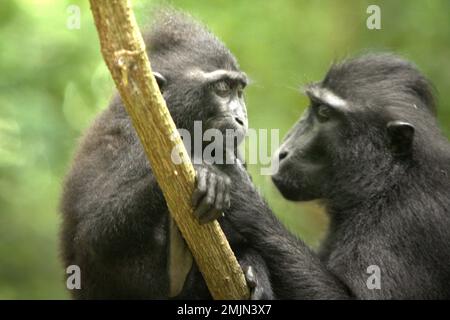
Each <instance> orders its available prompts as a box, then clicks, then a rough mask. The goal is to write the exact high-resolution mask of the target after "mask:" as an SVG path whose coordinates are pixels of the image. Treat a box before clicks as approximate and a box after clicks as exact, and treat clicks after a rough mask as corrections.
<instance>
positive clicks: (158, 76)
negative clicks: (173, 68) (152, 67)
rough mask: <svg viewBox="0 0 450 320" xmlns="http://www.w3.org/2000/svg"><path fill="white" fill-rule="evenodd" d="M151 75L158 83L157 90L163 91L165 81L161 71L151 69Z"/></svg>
mask: <svg viewBox="0 0 450 320" xmlns="http://www.w3.org/2000/svg"><path fill="white" fill-rule="evenodd" d="M153 76H154V77H155V79H156V82H157V83H158V87H159V91H161V93H163V92H164V89H165V86H166V82H167V80H166V78H164V76H163V75H162V74H161V73H159V72H155V71H153Z"/></svg>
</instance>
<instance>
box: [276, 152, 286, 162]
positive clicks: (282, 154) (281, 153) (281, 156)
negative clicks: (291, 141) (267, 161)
mask: <svg viewBox="0 0 450 320" xmlns="http://www.w3.org/2000/svg"><path fill="white" fill-rule="evenodd" d="M288 154H289V152H287V151H281V152H280V153H279V154H278V160H279V161H282V160H283V159H285V158H286V157H287V156H288Z"/></svg>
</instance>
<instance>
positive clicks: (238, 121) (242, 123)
mask: <svg viewBox="0 0 450 320" xmlns="http://www.w3.org/2000/svg"><path fill="white" fill-rule="evenodd" d="M234 121H236V122H237V123H239V125H241V126H243V127H245V124H244V120H242V119H241V118H239V117H235V118H234Z"/></svg>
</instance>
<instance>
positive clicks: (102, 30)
mask: <svg viewBox="0 0 450 320" xmlns="http://www.w3.org/2000/svg"><path fill="white" fill-rule="evenodd" d="M90 4H91V10H92V13H93V15H94V20H95V24H96V26H97V31H98V34H99V38H100V44H101V51H102V54H103V58H104V59H105V62H106V64H107V65H108V68H109V70H110V72H111V74H112V77H113V79H114V82H115V83H116V86H117V88H118V90H119V92H120V95H121V97H122V100H123V102H124V105H125V108H126V110H127V112H128V114H129V116H130V118H131V121H132V123H133V126H134V128H135V130H136V132H137V135H138V137H139V139H140V140H141V143H142V146H143V147H144V150H145V152H146V154H147V157H148V159H149V161H150V164H151V167H152V170H153V173H154V174H155V176H156V179H157V181H158V184H159V186H160V187H161V189H162V191H163V194H164V197H165V199H166V202H167V206H168V207H169V211H170V213H171V215H172V217H173V219H174V220H175V222H176V224H177V226H178V228H179V229H180V231H181V234H182V235H183V237H184V239H185V240H186V242H187V244H188V246H189V249H190V250H191V252H192V255H193V256H194V259H195V261H196V262H197V265H198V267H199V269H200V271H201V273H202V274H203V277H204V279H205V281H206V284H207V285H208V288H209V291H210V292H211V295H212V297H213V298H214V299H247V298H248V297H249V290H248V287H247V284H246V282H245V278H244V275H243V273H242V270H241V268H240V266H239V264H238V262H237V260H236V257H235V256H234V253H233V251H232V250H231V248H230V245H229V244H228V241H227V239H226V238H225V235H224V234H223V231H222V229H221V228H220V225H219V224H218V223H217V222H213V223H209V224H207V225H204V226H200V225H199V224H198V222H197V221H196V220H195V218H194V215H193V208H192V206H191V201H190V198H191V195H192V192H193V190H194V183H195V172H194V168H193V167H192V163H191V162H190V159H189V156H188V154H187V151H186V149H185V147H184V144H183V142H182V140H181V138H180V136H179V134H178V131H177V129H176V127H175V124H174V122H173V120H172V118H171V116H170V113H169V110H168V109H167V106H166V103H165V101H164V99H163V97H162V95H161V93H160V91H159V88H158V85H157V83H156V80H155V78H154V77H153V74H152V70H151V67H150V62H149V60H148V58H147V54H146V52H145V44H144V41H143V39H142V35H141V33H140V31H139V28H138V26H137V23H136V19H135V17H134V14H133V11H132V9H131V3H130V0H90ZM174 148H176V150H178V151H179V154H180V159H181V160H182V163H181V164H178V165H177V164H174V163H173V161H172V159H171V154H172V150H174Z"/></svg>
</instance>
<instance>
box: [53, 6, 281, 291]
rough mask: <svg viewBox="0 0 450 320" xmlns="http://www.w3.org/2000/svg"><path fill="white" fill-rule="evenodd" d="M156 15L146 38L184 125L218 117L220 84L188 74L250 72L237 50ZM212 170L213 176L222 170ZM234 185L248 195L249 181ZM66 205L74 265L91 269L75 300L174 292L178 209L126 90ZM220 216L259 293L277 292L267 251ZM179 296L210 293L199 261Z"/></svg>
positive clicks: (105, 120)
mask: <svg viewBox="0 0 450 320" xmlns="http://www.w3.org/2000/svg"><path fill="white" fill-rule="evenodd" d="M155 20H156V23H155V24H154V25H153V27H152V28H151V32H150V34H149V35H148V36H147V38H146V43H147V45H148V48H149V56H150V57H151V63H152V67H153V70H154V71H156V72H158V73H159V74H161V75H162V76H164V78H165V81H162V82H161V83H163V82H164V84H162V85H163V86H164V88H161V89H162V90H163V93H164V98H165V100H166V102H167V104H168V107H169V109H170V112H171V115H172V117H173V119H174V121H175V123H176V125H177V126H178V128H184V129H189V130H191V129H192V126H193V121H194V120H203V121H204V122H205V121H206V120H210V119H211V118H212V117H213V116H215V114H214V113H215V110H214V109H212V108H213V106H215V101H214V100H213V98H212V96H213V95H212V94H211V93H210V91H211V84H209V83H202V82H197V81H195V80H186V73H187V72H188V71H189V70H192V69H195V68H198V69H201V70H203V71H206V72H210V71H214V70H217V69H224V70H230V71H240V70H239V67H238V65H237V62H236V59H235V58H234V56H233V55H232V54H231V53H230V51H229V50H228V49H227V48H226V47H225V46H224V45H223V44H222V43H221V42H220V41H219V40H218V39H217V38H216V37H215V36H214V35H212V34H211V33H209V32H208V31H206V30H205V28H204V27H203V26H201V25H200V24H198V23H196V22H194V21H193V20H192V19H191V18H189V17H188V16H186V15H184V14H182V13H179V12H176V11H173V10H163V11H161V12H160V13H159V14H158V15H157V17H156V18H155ZM239 98H240V99H241V97H239ZM243 108H244V109H245V105H243ZM241 111H242V112H243V113H242V114H244V113H245V110H241ZM221 121H222V122H221V123H222V124H223V123H224V122H223V119H222V118H221ZM233 121H234V120H233ZM203 168H206V169H207V171H205V172H208V174H209V177H212V176H213V175H211V172H212V171H213V170H215V169H214V168H209V169H211V170H209V169H208V168H207V166H203ZM216 169H217V168H216ZM225 169H226V167H225ZM231 183H232V189H233V190H234V192H237V193H238V194H240V193H241V191H240V190H241V187H240V183H239V181H236V180H235V181H231ZM252 188H253V187H252ZM239 201H241V200H239V199H235V198H234V195H232V199H231V203H232V205H231V208H229V209H227V210H225V213H226V214H228V213H230V212H234V211H240V210H241V205H240V202H239ZM245 202H246V203H247V202H251V200H250V199H248V198H247V199H245ZM61 208H62V212H63V228H62V233H61V238H62V241H61V247H62V255H63V260H64V264H65V266H68V265H73V264H75V265H78V266H80V268H81V280H82V288H81V290H74V291H73V296H74V297H75V298H81V299H97V298H138V299H140V298H160V299H161V298H162V299H165V298H167V297H168V295H169V275H168V265H167V259H168V258H167V257H168V250H169V238H168V237H169V219H168V218H169V213H168V210H167V207H166V203H165V200H164V198H163V195H162V193H161V190H160V188H159V187H158V185H157V183H156V181H155V178H154V176H153V174H152V172H151V169H150V167H149V165H148V163H147V159H146V157H145V155H144V152H143V149H142V147H141V145H140V142H139V141H138V139H137V136H136V134H135V131H134V129H133V128H132V126H131V124H130V121H129V118H128V116H127V114H126V112H125V111H124V108H123V105H122V102H121V101H120V98H119V97H116V98H115V99H114V101H113V102H112V103H111V105H110V106H109V108H108V109H107V110H105V111H104V112H103V113H102V114H101V115H100V116H99V117H98V118H97V119H96V120H95V122H94V123H93V125H92V126H91V128H90V129H89V130H88V132H87V134H86V135H85V136H84V138H83V141H82V143H81V146H80V147H79V150H78V152H77V154H76V157H75V159H74V162H73V166H72V169H71V170H70V173H69V174H68V176H67V178H66V181H65V185H64V193H63V198H62V205H61ZM219 209H221V208H219ZM238 215H241V213H238ZM220 223H221V225H222V227H223V229H224V231H225V234H226V235H227V237H228V240H229V241H230V244H231V246H232V248H233V250H234V252H235V253H236V255H237V258H238V260H239V262H240V263H241V265H242V266H246V267H248V266H251V267H253V268H254V269H255V270H256V274H257V279H256V282H257V284H258V286H260V287H262V288H263V289H264V293H263V294H260V295H259V296H256V298H262V297H267V298H270V297H272V291H271V287H270V282H269V275H268V271H267V268H266V266H265V262H264V260H263V259H262V258H261V255H259V254H257V253H256V251H255V250H253V249H252V248H251V247H250V246H248V244H247V242H246V239H245V238H243V237H242V236H241V235H239V234H238V233H237V232H236V231H235V230H234V229H233V228H232V227H231V226H230V225H229V223H228V222H227V219H226V218H221V219H220ZM252 282H253V283H254V282H255V281H254V279H253V280H252ZM258 292H260V293H261V291H260V290H259V291H258ZM177 298H193V299H196V298H204V299H205V298H210V294H209V292H208V290H207V288H206V285H205V283H204V281H203V278H202V277H201V275H200V273H199V271H198V269H197V267H196V266H195V264H194V267H193V269H192V270H191V271H190V273H189V275H188V277H187V280H186V282H185V285H184V288H183V291H182V292H181V293H180V294H179V295H178V296H177Z"/></svg>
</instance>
